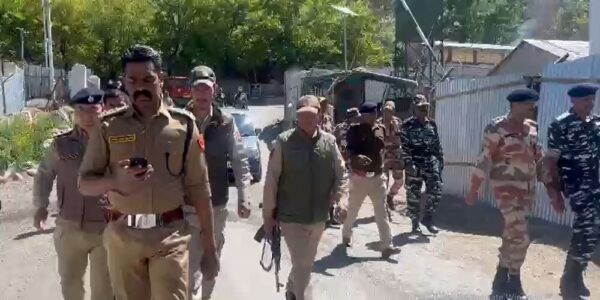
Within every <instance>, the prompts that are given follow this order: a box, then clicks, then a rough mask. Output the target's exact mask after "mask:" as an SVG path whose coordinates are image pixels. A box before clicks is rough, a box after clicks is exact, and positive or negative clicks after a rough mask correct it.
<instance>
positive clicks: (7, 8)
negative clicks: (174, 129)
mask: <svg viewBox="0 0 600 300" xmlns="http://www.w3.org/2000/svg"><path fill="white" fill-rule="evenodd" d="M343 2H344V1H340V0H297V1H289V0H136V1H121V0H53V1H52V21H53V27H52V29H53V36H54V54H55V64H56V66H57V67H60V68H65V69H69V68H70V67H71V66H72V65H73V64H74V63H83V64H86V65H88V66H90V67H91V68H92V69H93V70H94V72H95V73H96V74H98V75H100V76H101V77H102V78H104V79H107V78H114V77H115V76H117V75H118V74H119V73H120V66H119V57H120V55H121V53H123V51H124V50H125V49H127V48H128V47H129V46H131V45H132V44H134V43H137V42H141V43H148V44H150V45H152V46H155V47H156V48H158V49H159V50H160V51H161V52H162V54H163V59H164V63H165V66H164V67H165V69H166V70H167V72H168V73H175V74H186V73H187V71H188V70H189V69H190V68H191V67H192V66H193V65H196V64H201V63H202V64H208V65H210V66H213V67H215V68H216V69H217V70H218V71H220V73H221V74H223V73H229V74H243V75H247V76H248V77H249V79H251V80H257V79H258V78H256V77H257V73H259V72H263V73H264V71H265V70H268V69H271V68H273V67H276V68H278V69H279V70H284V69H286V68H287V67H289V66H291V65H296V64H298V65H301V66H313V65H322V64H329V65H331V64H333V65H337V66H339V67H342V66H343V39H342V36H343V35H342V32H343V30H342V28H343V27H342V16H341V15H340V13H339V12H337V11H336V10H334V9H333V8H331V5H332V4H337V5H340V4H343ZM352 2H353V4H352V5H351V8H352V9H353V10H354V11H355V12H357V13H359V14H360V16H357V17H348V19H347V24H348V52H349V53H348V57H349V61H350V63H352V66H359V65H366V64H372V65H381V64H386V63H387V62H388V61H389V58H390V55H391V52H392V51H391V50H392V49H391V46H392V43H393V40H390V35H389V32H390V27H389V26H388V27H387V31H386V30H381V29H382V28H381V26H380V24H381V22H380V20H379V18H378V17H375V16H374V14H373V13H372V12H371V11H370V10H369V9H368V4H369V3H368V1H366V0H356V1H352ZM41 11H42V10H41V5H40V1H28V0H0V17H1V19H2V20H3V25H2V26H0V57H2V58H5V59H18V58H19V55H20V53H18V52H19V49H20V41H19V34H18V31H17V29H16V28H17V27H22V28H25V29H26V30H28V31H29V34H28V35H27V36H26V49H27V53H26V58H27V59H28V60H29V61H31V62H36V63H40V62H42V61H43V55H44V50H43V44H42V40H43V32H42V27H43V26H42V20H41V15H42V14H41ZM382 32H385V33H386V34H385V35H382V34H381V33H382Z"/></svg>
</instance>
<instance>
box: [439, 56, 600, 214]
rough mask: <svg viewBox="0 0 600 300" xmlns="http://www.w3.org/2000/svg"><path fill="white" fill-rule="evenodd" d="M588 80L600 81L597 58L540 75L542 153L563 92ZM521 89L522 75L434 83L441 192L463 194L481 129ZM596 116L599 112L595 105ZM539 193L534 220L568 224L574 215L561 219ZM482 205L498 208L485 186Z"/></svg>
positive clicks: (564, 100)
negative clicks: (443, 162)
mask: <svg viewBox="0 0 600 300" xmlns="http://www.w3.org/2000/svg"><path fill="white" fill-rule="evenodd" d="M590 81H592V82H596V83H598V82H600V56H590V57H587V58H584V59H579V60H576V61H573V62H569V63H561V64H556V65H550V66H548V67H547V68H546V69H545V70H544V73H543V77H542V86H541V92H540V96H541V100H540V102H539V107H538V125H539V138H540V143H541V144H542V145H543V146H544V148H546V140H547V131H548V126H549V125H550V123H551V122H552V120H554V118H556V117H557V116H558V115H560V114H562V113H563V112H565V111H566V110H568V108H569V106H570V104H569V101H568V97H567V90H568V89H569V88H570V87H571V86H572V85H573V84H576V83H580V82H590ZM524 86H525V80H524V79H523V77H522V75H521V74H514V75H507V76H496V77H487V78H481V79H473V80H467V79H462V80H454V81H449V82H443V83H440V84H438V86H437V87H436V101H438V102H437V103H436V122H437V124H438V127H439V134H440V138H441V141H442V146H443V147H444V153H445V157H446V158H445V160H446V162H447V167H446V168H445V170H444V191H445V193H447V194H451V195H457V196H464V195H465V194H466V193H467V191H468V188H469V185H470V174H471V165H472V164H473V163H474V162H475V160H476V158H477V156H478V154H479V151H480V149H481V137H482V133H483V129H484V127H485V126H486V125H487V124H488V123H489V122H490V120H492V119H493V118H494V117H496V116H500V115H503V114H506V113H507V112H508V103H507V102H506V100H505V98H506V95H508V93H509V92H510V91H512V90H513V89H515V88H520V87H524ZM595 111H596V113H598V112H600V107H599V105H597V106H596V108H595ZM537 191H538V193H537V199H536V206H535V209H534V210H533V212H532V215H533V216H535V217H538V218H540V219H543V220H546V221H549V222H552V223H556V224H560V225H571V222H572V213H571V212H570V211H568V212H567V213H565V214H563V215H558V214H556V213H555V212H554V211H553V210H552V207H551V205H550V201H549V199H548V197H547V195H546V190H545V188H544V187H543V185H542V184H538V186H537ZM482 200H483V201H485V202H486V203H488V204H490V205H492V206H496V204H495V200H494V199H493V197H492V195H491V191H490V189H489V185H488V184H486V188H485V193H484V194H483V199H482Z"/></svg>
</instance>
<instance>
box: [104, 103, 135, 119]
mask: <svg viewBox="0 0 600 300" xmlns="http://www.w3.org/2000/svg"><path fill="white" fill-rule="evenodd" d="M127 109H129V106H121V107H117V108H113V109H109V110H107V111H104V112H102V113H101V114H100V119H104V118H108V117H113V116H118V115H120V114H123V113H125V112H126V111H127Z"/></svg>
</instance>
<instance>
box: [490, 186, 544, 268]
mask: <svg viewBox="0 0 600 300" xmlns="http://www.w3.org/2000/svg"><path fill="white" fill-rule="evenodd" d="M534 187H535V185H534V184H532V183H528V182H523V181H492V188H493V190H494V197H495V198H496V203H497V205H498V208H499V209H500V212H501V213H502V217H503V219H504V230H503V232H502V245H501V246H500V248H499V249H498V250H499V251H500V254H499V255H498V258H499V260H500V263H499V264H500V266H501V267H504V268H508V270H509V272H510V273H511V274H516V275H518V274H519V273H520V270H521V266H523V262H525V256H526V255H527V249H528V248H529V244H530V243H531V240H530V239H529V234H528V232H527V219H526V217H527V213H528V211H529V209H530V207H531V205H532V204H533V196H534V194H535V191H534Z"/></svg>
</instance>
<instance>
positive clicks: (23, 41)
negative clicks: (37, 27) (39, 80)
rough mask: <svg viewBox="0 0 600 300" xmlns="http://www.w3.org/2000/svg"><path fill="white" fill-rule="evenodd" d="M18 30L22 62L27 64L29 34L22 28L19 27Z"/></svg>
mask: <svg viewBox="0 0 600 300" xmlns="http://www.w3.org/2000/svg"><path fill="white" fill-rule="evenodd" d="M17 30H18V31H19V33H20V34H19V35H20V37H21V61H22V62H23V63H25V34H27V33H29V32H28V31H26V30H25V29H23V28H21V27H17Z"/></svg>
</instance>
